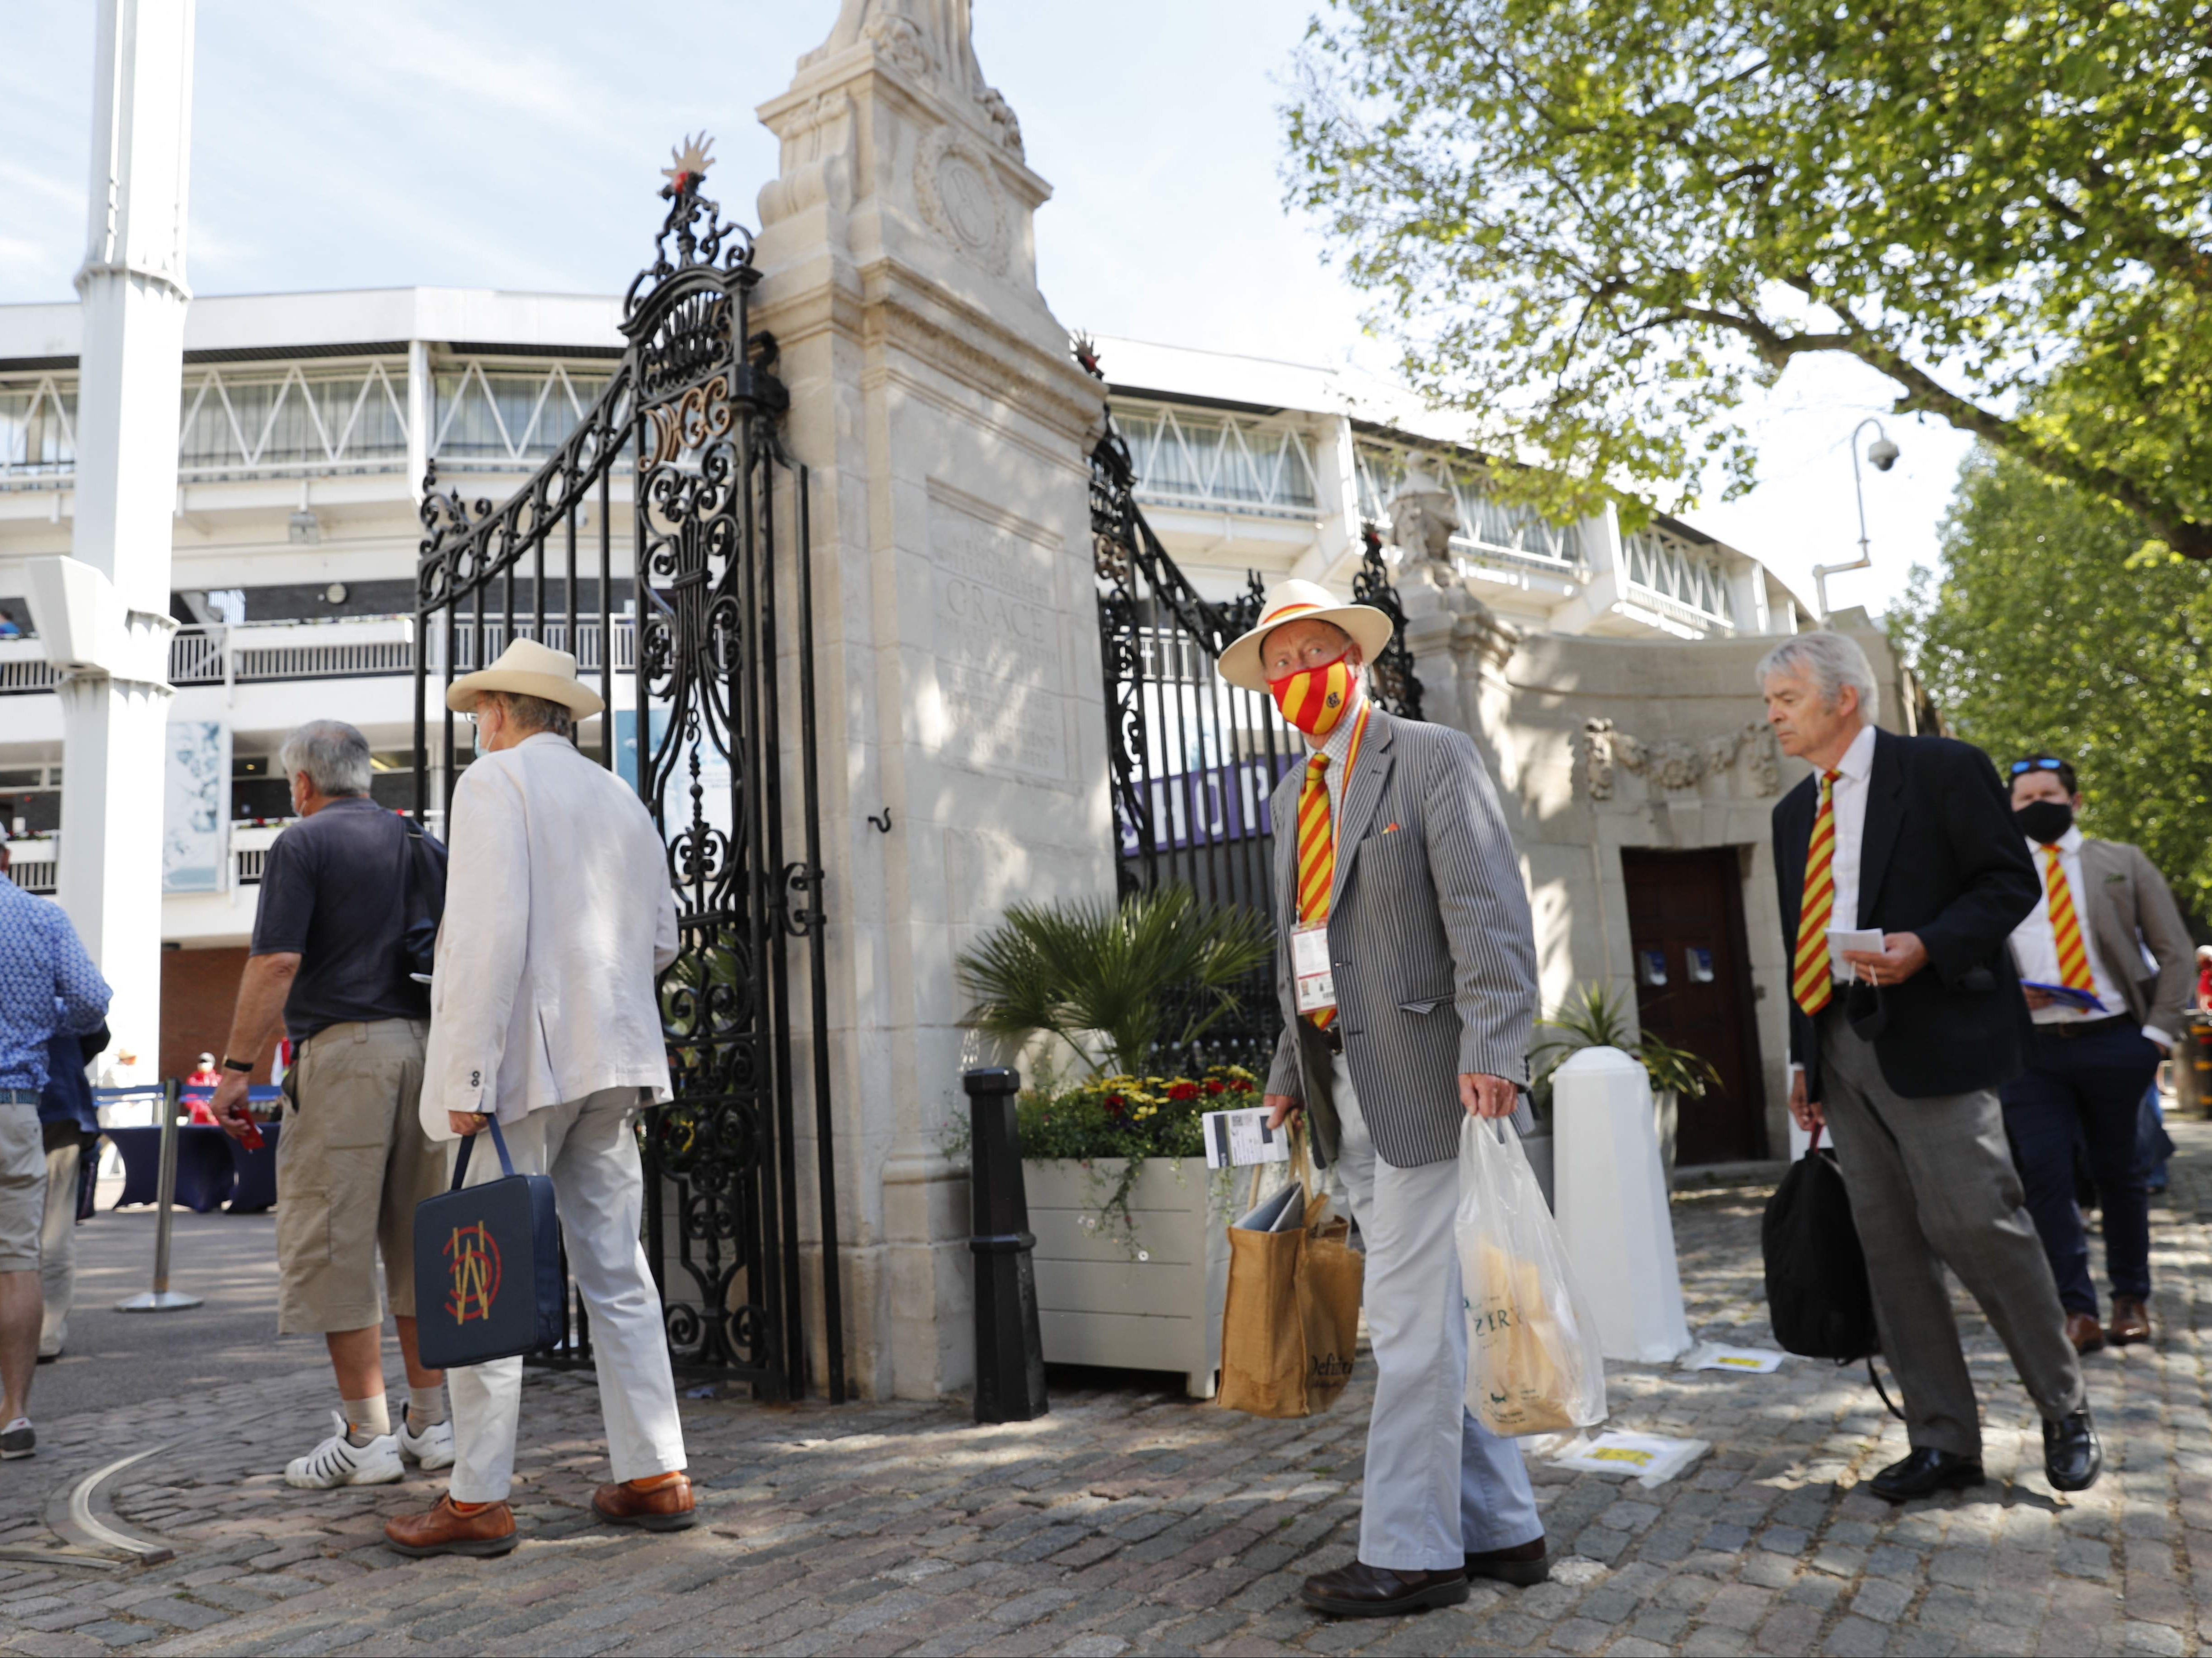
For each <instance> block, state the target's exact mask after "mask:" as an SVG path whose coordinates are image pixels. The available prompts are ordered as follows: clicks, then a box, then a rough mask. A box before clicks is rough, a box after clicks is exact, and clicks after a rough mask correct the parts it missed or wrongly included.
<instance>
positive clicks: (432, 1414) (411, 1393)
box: [407, 1382, 446, 1434]
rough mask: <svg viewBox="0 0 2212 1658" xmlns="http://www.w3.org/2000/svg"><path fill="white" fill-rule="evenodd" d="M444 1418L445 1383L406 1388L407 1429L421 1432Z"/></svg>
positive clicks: (411, 1431)
mask: <svg viewBox="0 0 2212 1658" xmlns="http://www.w3.org/2000/svg"><path fill="white" fill-rule="evenodd" d="M445 1419H446V1384H445V1383H444V1382H440V1383H439V1384H438V1385H437V1386H436V1387H435V1388H414V1387H410V1388H408V1390H407V1430H408V1431H409V1432H410V1433H417V1434H419V1433H421V1432H422V1431H423V1430H426V1429H429V1428H435V1427H436V1426H437V1425H438V1424H440V1423H441V1422H443V1421H444V1420H445Z"/></svg>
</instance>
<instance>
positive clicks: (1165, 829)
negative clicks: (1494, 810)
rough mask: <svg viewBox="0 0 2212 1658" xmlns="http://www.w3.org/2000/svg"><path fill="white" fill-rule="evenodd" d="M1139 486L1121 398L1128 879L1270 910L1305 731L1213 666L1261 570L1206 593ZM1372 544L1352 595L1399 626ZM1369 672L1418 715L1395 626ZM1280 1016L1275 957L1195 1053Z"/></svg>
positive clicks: (1259, 597) (1111, 540)
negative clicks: (1172, 548) (1292, 776)
mask: <svg viewBox="0 0 2212 1658" xmlns="http://www.w3.org/2000/svg"><path fill="white" fill-rule="evenodd" d="M1076 360H1077V361H1079V362H1080V363H1081V364H1082V365H1083V367H1085V368H1086V369H1088V370H1089V371H1090V372H1091V374H1094V375H1097V377H1098V378H1099V379H1101V380H1103V379H1104V375H1103V374H1102V373H1101V371H1100V369H1099V367H1098V363H1097V356H1096V354H1095V353H1094V352H1093V351H1092V350H1091V347H1090V345H1089V343H1088V342H1079V343H1078V344H1077V347H1076ZM1136 487H1137V477H1136V465H1135V463H1134V461H1133V459H1131V457H1130V454H1129V447H1128V445H1127V443H1126V442H1125V441H1124V440H1123V439H1122V437H1121V433H1120V432H1119V431H1118V430H1117V429H1116V428H1115V425H1114V419H1113V415H1112V412H1111V411H1110V410H1109V412H1108V414H1107V416H1106V426H1105V430H1104V432H1103V434H1101V436H1100V437H1099V440H1098V441H1097V444H1096V445H1094V446H1092V448H1091V557H1092V564H1093V568H1094V570H1095V572H1096V574H1097V597H1098V644H1099V653H1100V656H1101V659H1102V660H1103V664H1104V668H1105V677H1106V727H1107V729H1106V752H1107V762H1108V766H1109V772H1110V776H1111V784H1112V790H1113V798H1114V827H1115V835H1116V837H1117V843H1118V844H1117V850H1118V853H1119V858H1120V873H1121V890H1122V891H1123V892H1125V893H1126V892H1134V891H1139V890H1146V889H1149V888H1152V887H1156V886H1161V885H1170V884H1181V885H1185V886H1188V887H1190V888H1192V889H1193V890H1194V891H1196V893H1197V894H1198V896H1199V897H1200V899H1201V900H1203V901H1205V902H1208V903H1218V904H1238V905H1243V906H1247V907H1249V908H1255V909H1257V910H1259V911H1260V912H1261V914H1263V915H1266V916H1268V917H1270V918H1272V917H1273V914H1274V907H1273V896H1272V895H1273V885H1274V880H1273V869H1274V864H1273V824H1272V823H1270V822H1269V821H1268V811H1267V799H1268V796H1269V795H1270V793H1273V789H1274V786H1275V785H1276V784H1277V782H1279V780H1281V778H1282V777H1283V775H1284V774H1285V772H1287V771H1288V770H1289V769H1290V768H1291V767H1292V766H1294V765H1298V764H1301V763H1303V762H1304V758H1305V755H1306V749H1305V744H1304V738H1301V737H1300V736H1299V735H1298V733H1297V731H1296V730H1294V729H1293V728H1292V727H1291V726H1290V725H1289V724H1288V722H1286V721H1285V720H1284V719H1283V717H1282V715H1281V714H1280V713H1279V712H1278V711H1277V709H1276V708H1275V705H1274V703H1273V701H1272V700H1271V699H1270V698H1268V697H1267V696H1264V695H1260V694H1258V693H1256V692H1253V691H1247V690H1243V689H1238V688H1237V687H1236V686H1233V685H1231V684H1230V683H1228V681H1226V680H1225V679H1223V678H1222V677H1221V676H1220V675H1219V674H1218V673H1217V672H1216V671H1214V665H1215V663H1216V662H1217V661H1218V659H1219V658H1220V655H1221V653H1222V651H1223V650H1224V649H1225V648H1226V647H1228V645H1229V644H1230V642H1231V641H1233V640H1235V639H1236V638H1237V636H1238V635H1241V634H1243V633H1244V632H1246V631H1247V630H1248V629H1250V628H1251V627H1252V625H1253V624H1254V623H1255V622H1257V621H1258V620H1259V616H1260V610H1261V604H1262V603H1263V602H1264V592H1263V590H1262V587H1261V580H1260V577H1259V575H1258V574H1257V573H1256V572H1248V573H1247V576H1246V586H1245V589H1244V591H1243V592H1241V593H1239V594H1238V595H1237V597H1236V598H1233V599H1231V600H1229V601H1227V602H1225V603H1214V602H1212V601H1209V600H1207V599H1206V598H1201V597H1200V595H1199V592H1198V590H1197V589H1196V588H1194V587H1193V586H1191V584H1190V581H1189V580H1188V578H1187V577H1186V576H1185V575H1184V574H1183V573H1182V570H1181V569H1179V568H1176V562H1175V560H1174V559H1172V558H1170V556H1168V551H1167V549H1166V548H1164V547H1163V546H1162V545H1161V544H1160V540H1159V537H1158V536H1157V535H1155V534H1154V533H1153V531H1152V525H1150V524H1148V523H1147V522H1146V519H1145V514H1144V512H1143V509H1142V508H1140V507H1139V506H1138V505H1137V497H1136ZM1363 544H1364V558H1363V560H1362V563H1361V568H1360V574H1359V575H1358V577H1357V578H1356V579H1355V580H1354V583H1353V587H1354V597H1355V598H1357V599H1358V602H1359V603H1361V604H1374V605H1376V607H1377V608H1379V609H1382V610H1385V611H1387V612H1388V613H1389V616H1390V618H1391V620H1392V621H1393V622H1394V623H1397V624H1399V626H1400V627H1401V629H1402V627H1403V625H1404V623H1405V613H1404V611H1403V610H1401V608H1400V607H1399V603H1398V595H1397V591H1396V589H1395V587H1394V586H1392V585H1391V581H1390V575H1389V566H1388V565H1387V564H1386V563H1385V562H1384V561H1383V542H1382V537H1381V536H1380V535H1379V534H1378V533H1377V532H1376V531H1375V529H1374V528H1373V527H1372V526H1371V525H1370V526H1365V527H1364V530H1363ZM1368 684H1369V689H1370V694H1371V695H1373V696H1374V697H1375V700H1376V701H1377V702H1378V703H1379V704H1381V705H1382V706H1383V708H1387V709H1389V711H1390V712H1392V713H1394V714H1403V715H1405V716H1406V717H1407V718H1408V719H1413V720H1418V719H1419V718H1420V717H1421V687H1420V681H1419V679H1417V678H1416V677H1414V674H1413V659H1412V657H1411V655H1410V654H1409V653H1407V651H1406V649H1405V647H1404V644H1403V641H1401V640H1398V639H1395V638H1394V639H1393V641H1392V642H1391V645H1390V647H1389V649H1388V650H1385V651H1384V652H1383V653H1381V655H1380V656H1379V657H1378V658H1377V659H1376V662H1375V663H1373V664H1372V665H1370V671H1369V676H1368ZM1281 1025H1282V1018H1281V1012H1280V1010H1279V1008H1278V1007H1277V1005H1276V1002H1275V995H1274V989H1273V971H1272V969H1262V971H1261V972H1260V973H1259V974H1257V975H1254V978H1253V981H1251V982H1250V983H1249V984H1247V985H1245V986H1243V987H1241V989H1240V992H1239V994H1238V997H1237V1011H1236V1012H1235V1013H1234V1014H1233V1015H1231V1017H1227V1018H1225V1019H1223V1020H1222V1021H1221V1022H1220V1023H1218V1024H1216V1025H1215V1026H1214V1027H1213V1028H1212V1029H1211V1030H1210V1031H1209V1032H1208V1033H1207V1035H1206V1037H1205V1038H1204V1040H1203V1042H1201V1043H1200V1051H1199V1052H1197V1053H1194V1054H1189V1055H1188V1056H1182V1057H1185V1058H1187V1059H1188V1060H1189V1061H1190V1062H1192V1063H1206V1062H1209V1061H1215V1060H1231V1061H1234V1062H1236V1063H1238V1064H1242V1065H1247V1066H1253V1067H1254V1068H1255V1069H1258V1070H1261V1071H1262V1072H1264V1071H1265V1069H1266V1066H1267V1061H1268V1060H1269V1059H1270V1058H1271V1057H1272V1056H1273V1053H1274V1048H1275V1040H1276V1036H1277V1034H1278V1033H1279V1030H1280V1029H1281Z"/></svg>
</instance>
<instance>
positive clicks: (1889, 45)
mask: <svg viewBox="0 0 2212 1658" xmlns="http://www.w3.org/2000/svg"><path fill="white" fill-rule="evenodd" d="M2209 23H2212V15H2208V11H2207V8H2206V5H2205V3H2204V0H1951V3H1948V4H1944V5H1940V6H1937V5H1922V6H1914V5H1900V4H1897V3H1894V0H1881V3H1875V4H1873V5H1840V6H1839V5H1837V4H1835V3H1834V0H1333V3H1332V9H1331V10H1330V11H1329V12H1328V14H1327V15H1324V16H1323V17H1322V18H1321V19H1318V20H1316V22H1315V24H1314V25H1313V28H1312V31H1311V33H1310V37H1309V43H1308V46H1307V49H1306V51H1305V52H1304V54H1303V58H1302V81H1301V85H1300V88H1299V89H1298V92H1297V95H1296V96H1295V98H1294V99H1293V100H1292V103H1291V107H1290V108H1289V110H1288V112H1287V118H1288V122H1289V136H1290V142H1291V158H1292V159H1291V167H1292V171H1291V197H1292V199H1293V201H1294V202H1295V203H1298V204H1301V205H1303V206H1304V207H1306V208H1309V209H1310V210H1316V211H1318V212H1319V213H1320V214H1322V216H1324V218H1325V219H1326V220H1327V222H1329V223H1330V224H1331V225H1332V226H1333V227H1334V231H1335V233H1336V235H1337V237H1338V238H1339V240H1340V246H1341V251H1342V257H1343V258H1344V260H1345V263H1346V270H1347V274H1348V275H1349V276H1350V277H1351V279H1352V281H1353V282H1355V283H1357V284H1358V285H1360V286H1362V287H1364V288H1367V289H1369V290H1370V291H1371V292H1372V293H1373V294H1374V295H1376V299H1377V305H1376V312H1375V314H1374V318H1373V321H1374V323H1375V325H1376V326H1377V327H1378V328H1379V329H1381V330H1382V331H1384V332H1386V333H1389V334H1390V335H1392V336H1393V337H1395V338H1396V340H1397V341H1398V342H1399V343H1400V344H1401V346H1402V347H1403V348H1404V350H1405V354H1406V355H1405V372H1406V373H1407V374H1408V375H1409V376H1410V378H1411V379H1412V380H1413V382H1414V384H1415V385H1416V386H1418V387H1419V389H1420V390H1421V391H1423V392H1425V393H1426V394H1427V395H1429V396H1430V397H1431V398H1434V399H1436V400H1437V402H1438V403H1439V404H1443V405H1446V406H1449V407H1454V408H1457V409H1460V410H1464V411H1466V412H1468V414H1470V415H1472V416H1474V417H1475V419H1476V422H1477V426H1478V428H1479V430H1480V432H1481V434H1482V441H1483V442H1484V443H1485V445H1486V446H1488V447H1489V448H1491V449H1492V451H1493V452H1497V453H1499V454H1501V455H1508V456H1518V457H1520V458H1522V459H1528V460H1532V461H1535V462H1538V463H1541V465H1539V466H1538V467H1536V468H1534V469H1532V470H1529V471H1509V469H1501V476H1500V477H1499V478H1498V485H1499V486H1500V487H1501V488H1502V489H1505V490H1506V491H1507V492H1509V493H1517V494H1518V495H1520V496H1522V498H1523V499H1526V500H1528V501H1533V502H1534V503H1535V504H1537V505H1539V506H1541V507H1545V508H1547V510H1549V511H1551V512H1552V513H1553V514H1554V515H1564V514H1565V513H1571V512H1575V511H1580V510H1586V509H1587V508H1588V507H1590V506H1592V505H1594V504H1595V500H1596V498H1597V497H1598V496H1599V495H1601V493H1603V490H1604V488H1605V486H1612V487H1614V488H1619V489H1641V490H1645V491H1649V492H1650V493H1652V494H1654V495H1656V496H1657V497H1658V498H1659V499H1660V500H1661V501H1662V504H1668V505H1680V504H1683V503H1684V502H1686V501H1687V500H1689V499H1691V498H1692V497H1693V496H1694V495H1695V492H1696V489H1697V488H1698V485H1699V482H1700V480H1701V478H1703V477H1705V474H1706V473H1707V472H1708V471H1717V472H1718V474H1719V475H1720V477H1721V478H1722V480H1723V483H1724V486H1725V488H1726V489H1727V490H1729V492H1734V491H1735V490H1738V489H1741V488H1743V487H1746V486H1747V483H1748V482H1749V480H1750V477H1751V470H1752V455H1751V452H1750V449H1749V447H1748V445H1747V440H1746V439H1745V435H1744V434H1743V431H1742V429H1741V426H1740V425H1739V424H1738V423H1737V422H1735V419H1734V417H1733V412H1732V411H1734V410H1736V409H1737V408H1738V406H1739V405H1740V404H1741V400H1742V398H1743V397H1744V395H1745V393H1746V391H1747V387H1748V386H1750V385H1751V384H1752V383H1753V382H1760V383H1765V382H1769V381H1771V380H1772V379H1774V378H1775V377H1776V376H1778V375H1779V374H1780V373H1781V371H1782V370H1783V368H1784V367H1785V366H1786V365H1787V364H1788V363H1789V362H1790V361H1791V360H1793V359H1794V358H1796V357H1799V356H1802V355H1807V354H1808V353H1815V352H1831V353H1844V354H1848V355H1850V356H1853V357H1856V358H1857V359H1858V360H1860V361H1863V362H1865V363H1868V364H1869V365H1870V366H1872V367H1875V369H1877V370H1879V371H1880V372H1881V373H1882V374H1885V375H1887V376H1888V377H1889V378H1890V380H1893V382H1895V384H1896V385H1897V386H1898V388H1899V397H1898V399H1897V404H1896V406H1897V409H1898V410H1899V412H1911V411H1924V412H1927V413H1929V414H1933V415H1936V416H1941V417H1942V418H1943V419H1944V420H1947V421H1948V422H1951V423H1952V424H1953V425H1954V426H1957V427H1960V428H1962V429H1965V430H1966V431H1970V432H1972V433H1974V434H1977V435H1978V437H1979V438H1980V439H1981V440H1983V441H1984V443H1986V444H1987V445H1989V446H1991V447H1992V448H1995V449H1997V450H2001V451H2002V452H2005V453H2008V454H2010V455H2013V456H2015V457H2016V458H2018V459H2021V460H2022V461H2024V462H2026V463H2027V465H2030V466H2032V467H2033V468H2035V469H2036V470H2037V471H2040V472H2042V473H2044V474H2045V475H2046V476H2049V477H2056V478H2062V479H2064V480H2066V481H2068V482H2069V483H2073V484H2074V485H2075V486H2077V487H2078V488H2079V489H2081V490H2083V491H2086V492H2087V494H2089V495H2092V496H2094V497H2096V498H2098V499H2100V500H2102V501H2108V502H2112V503H2114V504H2117V505H2118V506H2121V507H2125V508H2126V509H2128V510H2129V511H2130V512H2131V513H2134V514H2135V515H2136V517H2137V518H2138V519H2140V520H2141V522H2142V525H2145V526H2148V533H2149V534H2150V535H2153V536H2155V537H2160V538H2162V539H2163V540H2164V541H2165V542H2166V544H2167V545H2169V546H2170V547H2172V548H2173V549H2174V550H2179V551H2180V552H2183V553H2185V554H2186V555H2188V556H2191V557H2195V558H2204V557H2208V556H2212V230H2209V229H2208V223H2207V220H2208V206H2207V203H2208V200H2212V197H2209V196H2208V191H2207V184H2208V173H2212V162H2208V157H2207V150H2206V146H2207V142H2208V128H2212V115H2208V105H2209V104H2212V27H2208V24H2209ZM1622 505H1623V508H1624V511H1626V512H1628V513H1638V512H1640V511H1642V510H1644V509H1641V508H1639V507H1637V506H1636V504H1635V503H1634V502H1632V501H1623V503H1622ZM2130 550H2133V549H2130Z"/></svg>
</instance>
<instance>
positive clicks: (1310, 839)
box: [1298, 705, 1368, 1030]
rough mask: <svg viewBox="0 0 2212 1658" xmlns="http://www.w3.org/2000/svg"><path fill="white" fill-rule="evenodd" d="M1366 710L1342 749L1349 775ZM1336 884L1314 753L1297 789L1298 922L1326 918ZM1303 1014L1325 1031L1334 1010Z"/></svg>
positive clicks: (1332, 839) (1332, 840)
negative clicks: (1349, 740)
mask: <svg viewBox="0 0 2212 1658" xmlns="http://www.w3.org/2000/svg"><path fill="white" fill-rule="evenodd" d="M1367 714H1368V709H1367V708H1366V707H1365V706H1364V705H1363V706H1362V707H1361V708H1360V710H1359V723H1358V725H1356V726H1353V727H1352V743H1351V745H1350V747H1348V748H1347V749H1346V750H1345V756H1344V774H1345V776H1346V777H1347V778H1349V777H1350V776H1351V775H1352V762H1353V761H1355V760H1357V759H1358V757H1359V744H1360V743H1361V741H1362V739H1364V738H1365V737H1366V735H1367ZM1335 885H1336V830H1335V824H1334V822H1333V821H1332V820H1331V817H1330V815H1329V809H1328V756H1327V755H1325V754H1316V755H1314V756H1313V757H1312V758H1310V759H1309V760H1308V761H1307V762H1306V780H1305V782H1304V785H1303V786H1301V787H1300V788H1299V790H1298V920H1299V923H1300V924H1301V925H1308V924H1310V923H1312V922H1315V921H1326V920H1328V905H1329V898H1330V896H1331V894H1332V892H1333V890H1334V888H1335ZM1306 1017H1308V1018H1309V1019H1310V1020H1312V1021H1313V1023H1314V1027H1315V1029H1319V1030H1326V1029H1328V1027H1329V1025H1330V1024H1331V1023H1333V1022H1334V1020H1335V1018H1336V1010H1335V1009H1334V1008H1333V1007H1325V1008H1322V1009H1321V1010H1319V1011H1316V1012H1313V1013H1309V1014H1307V1015H1306Z"/></svg>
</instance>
